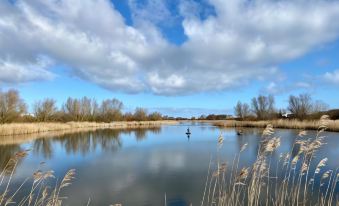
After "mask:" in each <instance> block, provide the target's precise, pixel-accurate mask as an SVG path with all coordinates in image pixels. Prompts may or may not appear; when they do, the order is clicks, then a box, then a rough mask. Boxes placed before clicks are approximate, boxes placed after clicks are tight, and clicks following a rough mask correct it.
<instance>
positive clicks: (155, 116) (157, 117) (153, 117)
mask: <svg viewBox="0 0 339 206" xmlns="http://www.w3.org/2000/svg"><path fill="white" fill-rule="evenodd" d="M148 119H149V120H150V121H158V120H161V119H162V115H161V113H159V112H152V113H151V114H149V115H148Z"/></svg>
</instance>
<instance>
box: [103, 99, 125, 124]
mask: <svg viewBox="0 0 339 206" xmlns="http://www.w3.org/2000/svg"><path fill="white" fill-rule="evenodd" d="M122 108H123V103H122V102H121V101H120V100H118V99H115V98H114V99H107V100H104V101H102V103H101V107H100V116H101V119H102V120H103V121H105V122H111V121H120V120H122V117H123V116H122V111H121V110H122Z"/></svg>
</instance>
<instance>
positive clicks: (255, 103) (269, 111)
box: [252, 95, 275, 119]
mask: <svg viewBox="0 0 339 206" xmlns="http://www.w3.org/2000/svg"><path fill="white" fill-rule="evenodd" d="M274 104H275V101H274V97H273V96H272V95H269V96H263V95H259V96H258V97H257V98H255V97H254V98H253V99H252V110H253V112H254V114H255V115H256V116H257V118H258V119H269V118H272V117H273V115H274V112H275V108H274Z"/></svg>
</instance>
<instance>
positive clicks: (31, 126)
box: [0, 120, 179, 138]
mask: <svg viewBox="0 0 339 206" xmlns="http://www.w3.org/2000/svg"><path fill="white" fill-rule="evenodd" d="M177 123H179V122H178V121H172V120H161V121H140V122H137V121H132V122H112V123H98V122H67V123H60V122H50V123H45V122H44V123H10V124H3V125H0V138H5V137H9V136H18V135H28V134H40V133H48V132H57V131H68V130H77V129H81V130H86V129H88V130H93V129H94V130H96V129H127V128H130V129H133V128H134V129H137V128H145V127H160V126H162V125H166V124H169V125H172V124H177Z"/></svg>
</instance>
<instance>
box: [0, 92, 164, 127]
mask: <svg viewBox="0 0 339 206" xmlns="http://www.w3.org/2000/svg"><path fill="white" fill-rule="evenodd" d="M123 107H124V105H123V103H122V102H121V101H120V100H118V99H115V98H112V99H106V100H103V101H101V102H100V103H99V102H98V101H96V100H95V99H91V98H88V97H82V98H71V97H69V98H68V99H67V100H66V102H64V103H63V104H62V106H61V108H58V106H57V102H56V100H55V99H51V98H46V99H43V100H40V101H36V102H35V103H34V104H33V105H32V113H31V114H28V113H27V111H28V106H27V104H26V103H25V101H24V100H23V99H22V98H21V97H20V95H19V92H18V91H17V90H14V89H10V90H8V91H6V92H2V91H0V123H2V124H3V123H11V122H53V121H55V122H68V121H97V122H112V121H148V120H151V121H156V120H162V119H163V116H162V114H161V113H159V112H152V113H148V112H147V110H146V109H144V108H136V109H135V111H134V112H133V113H132V112H126V113H123Z"/></svg>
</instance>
